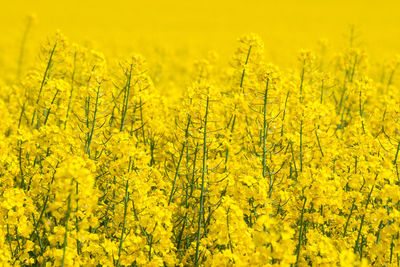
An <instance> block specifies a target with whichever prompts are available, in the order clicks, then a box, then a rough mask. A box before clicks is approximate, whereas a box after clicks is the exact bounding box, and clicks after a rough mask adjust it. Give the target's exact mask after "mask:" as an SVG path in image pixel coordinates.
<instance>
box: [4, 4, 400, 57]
mask: <svg viewBox="0 0 400 267" xmlns="http://www.w3.org/2000/svg"><path fill="white" fill-rule="evenodd" d="M1 2H2V3H1V8H0V31H1V33H2V37H1V38H0V48H2V50H1V51H0V52H1V53H7V52H6V51H7V50H9V49H11V50H12V49H19V48H18V47H19V45H20V42H21V38H22V35H23V31H24V28H25V27H26V26H25V24H26V23H25V20H24V17H25V16H26V15H27V14H36V17H37V21H36V23H35V24H34V25H33V27H32V29H31V32H30V35H29V38H28V42H33V43H36V42H35V41H43V40H45V39H46V37H47V36H49V35H51V34H53V33H54V31H55V30H56V29H60V30H61V31H62V32H63V33H64V34H65V35H66V36H68V37H69V38H70V39H72V40H73V41H77V42H81V43H83V42H89V43H92V44H93V45H94V47H96V48H98V49H100V50H102V51H104V52H105V53H106V54H107V53H113V54H124V53H126V52H130V51H135V52H141V53H144V54H145V55H146V54H149V53H150V52H148V51H149V47H151V48H152V49H153V48H154V47H158V48H160V49H165V48H173V49H176V50H179V51H180V52H181V53H187V50H190V51H191V52H194V51H197V52H198V51H200V52H202V51H207V50H211V49H212V50H216V51H217V52H219V53H220V54H222V55H230V54H231V53H232V51H233V49H234V47H235V45H236V42H235V40H236V39H237V38H238V37H239V36H240V35H242V34H246V33H250V32H254V33H258V34H260V35H261V37H262V38H263V40H264V42H265V47H266V51H267V57H268V58H269V59H270V60H272V61H274V62H276V63H286V62H287V60H286V59H283V58H282V53H284V54H285V55H293V56H295V55H296V53H297V51H298V50H299V49H301V48H315V47H316V44H317V42H318V40H319V39H321V38H323V39H327V40H329V41H330V43H331V44H332V45H334V46H340V45H344V44H345V42H346V40H347V38H348V37H346V34H347V35H348V32H349V31H350V30H349V29H350V25H355V26H356V29H357V31H356V32H357V35H358V36H359V40H360V42H362V44H363V45H364V46H365V47H366V48H367V50H368V52H369V54H371V55H372V57H374V56H375V57H377V56H379V57H382V56H387V57H390V56H392V55H393V54H395V53H397V52H398V51H399V47H400V14H399V10H400V1H398V0H397V1H396V0H391V1H388V0H384V1H369V0H367V1H365V0H364V1H362V0H357V1H343V0H336V1H317V0H303V1H294V0H290V1H288V0H286V1H270V0H264V1H261V0H243V1H237V0H230V1H226V0H224V1H216V0H215V1H211V0H203V1H191V0H186V1H182V0H181V1H177V0H169V1H159V0H158V1H137V0H132V1H128V0H124V1H122V0H112V1H110V0H107V1H105V0H97V1H95V0H81V1H78V0H69V1H54V0H36V1H28V0H13V1H6V0H1ZM37 43H39V42H37ZM278 55H280V56H278Z"/></svg>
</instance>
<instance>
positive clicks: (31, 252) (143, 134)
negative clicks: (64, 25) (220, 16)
mask: <svg viewBox="0 0 400 267" xmlns="http://www.w3.org/2000/svg"><path fill="white" fill-rule="evenodd" d="M93 8H95V7H93ZM263 15H264V14H263ZM271 15H272V14H271ZM138 16H139V15H138ZM238 19H239V17H238ZM33 22H34V18H33V17H29V18H28V19H27V28H26V33H25V35H24V38H23V41H22V45H21V51H20V57H19V61H18V64H17V68H16V70H13V68H12V67H9V68H8V67H6V65H7V64H3V60H4V62H7V60H9V59H7V58H6V57H4V58H3V57H0V70H1V71H2V72H4V73H6V74H4V75H3V74H1V75H0V114H1V115H2V120H1V123H0V151H1V153H0V265H1V266H11V265H13V266H29V265H35V266H296V267H297V266H370V265H374V266H392V265H396V264H398V263H399V259H400V258H399V253H400V205H399V204H400V190H399V185H400V176H399V170H398V165H399V161H400V158H399V157H400V153H399V152H400V136H399V135H400V128H399V123H400V117H399V115H400V109H399V105H400V95H399V94H398V88H399V85H398V81H399V79H398V73H397V72H398V71H399V67H400V57H399V56H398V55H397V56H393V57H392V58H391V59H389V60H386V61H384V60H381V59H380V58H378V59H376V58H374V57H373V55H370V54H369V53H368V52H367V50H366V49H365V48H364V47H363V46H362V45H361V44H360V43H359V42H358V39H357V38H356V36H355V32H354V29H353V28H352V30H351V34H350V37H349V40H348V43H347V44H346V46H345V47H344V48H342V49H339V50H338V51H339V52H337V51H334V50H333V48H332V47H333V45H331V44H330V43H328V42H327V41H325V40H322V41H321V42H320V44H319V47H318V48H317V49H311V50H301V51H300V52H299V53H298V57H297V59H296V58H295V57H294V58H292V59H291V60H290V62H292V64H290V68H287V66H285V65H282V66H280V67H278V66H276V65H275V64H273V63H271V62H270V60H269V59H270V57H269V56H268V52H269V51H268V50H267V51H266V48H268V47H270V46H271V45H270V44H269V42H270V40H267V39H265V41H266V43H265V44H264V41H263V39H262V38H261V37H260V36H259V35H257V34H247V35H242V36H241V37H240V38H239V39H238V41H237V43H236V49H235V50H232V51H234V53H233V55H232V56H231V59H230V60H226V59H225V58H224V57H220V56H219V55H218V54H217V53H215V52H209V53H208V54H205V55H204V56H203V57H201V58H200V59H197V60H192V59H193V57H192V56H191V55H189V52H187V54H186V52H184V51H180V52H171V51H167V50H163V49H162V48H159V49H158V50H157V51H152V53H150V55H153V56H149V57H144V56H142V55H141V54H130V53H122V54H123V55H122V56H121V55H118V56H117V55H115V54H117V53H116V52H115V53H113V52H111V50H112V49H111V48H110V50H108V51H107V49H106V50H104V54H103V53H102V52H99V51H97V49H94V47H93V45H92V44H81V43H79V44H77V43H73V42H71V41H70V40H69V39H68V38H67V37H66V36H64V35H63V34H62V33H61V32H60V31H57V32H56V33H55V34H54V35H53V36H50V37H49V38H48V39H47V41H46V42H43V44H42V46H41V47H40V49H38V51H37V55H38V56H37V57H35V59H32V58H29V57H27V58H24V51H25V50H26V49H29V50H30V49H32V50H33V48H34V47H33V44H29V46H28V43H26V41H27V40H28V39H26V38H27V36H28V33H29V30H30V29H31V27H32V26H33V25H34V24H33ZM229 45H233V44H229ZM226 46H227V47H228V44H226ZM227 51H229V49H227ZM110 55H112V56H110ZM285 60H286V59H285ZM287 60H288V61H289V59H287ZM377 60H380V61H383V62H380V63H379V64H375V61H377ZM9 62H11V60H9ZM371 62H373V63H372V64H371Z"/></svg>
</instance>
